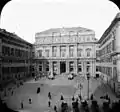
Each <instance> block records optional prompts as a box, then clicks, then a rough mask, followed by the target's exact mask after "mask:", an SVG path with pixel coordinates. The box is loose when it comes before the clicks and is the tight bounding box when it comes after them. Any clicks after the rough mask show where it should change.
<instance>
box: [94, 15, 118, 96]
mask: <svg viewBox="0 0 120 112" xmlns="http://www.w3.org/2000/svg"><path fill="white" fill-rule="evenodd" d="M119 21H120V15H119V13H118V14H117V15H116V17H115V18H114V20H113V21H112V22H111V25H110V26H109V27H108V29H107V30H106V31H105V32H104V34H103V35H102V37H101V38H100V40H99V41H98V43H99V49H98V52H96V53H97V67H98V69H99V70H98V71H99V72H100V74H101V77H102V78H103V79H104V81H106V82H107V83H108V84H110V86H111V88H113V90H114V91H115V92H116V93H117V94H119V95H120V88H119V82H120V80H119V76H120V72H119V71H120V63H119V62H120V58H119V53H120V38H119V37H120V33H119V32H120V24H119V23H120V22H119Z"/></svg>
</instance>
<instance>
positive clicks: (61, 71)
mask: <svg viewBox="0 0 120 112" xmlns="http://www.w3.org/2000/svg"><path fill="white" fill-rule="evenodd" d="M65 72H66V62H65V61H61V62H60V73H65Z"/></svg>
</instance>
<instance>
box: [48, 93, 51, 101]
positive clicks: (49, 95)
mask: <svg viewBox="0 0 120 112" xmlns="http://www.w3.org/2000/svg"><path fill="white" fill-rule="evenodd" d="M48 98H49V99H50V100H51V99H52V98H51V93H50V92H49V93H48Z"/></svg>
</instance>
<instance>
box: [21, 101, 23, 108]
mask: <svg viewBox="0 0 120 112" xmlns="http://www.w3.org/2000/svg"><path fill="white" fill-rule="evenodd" d="M20 105H21V109H23V101H21V103H20Z"/></svg>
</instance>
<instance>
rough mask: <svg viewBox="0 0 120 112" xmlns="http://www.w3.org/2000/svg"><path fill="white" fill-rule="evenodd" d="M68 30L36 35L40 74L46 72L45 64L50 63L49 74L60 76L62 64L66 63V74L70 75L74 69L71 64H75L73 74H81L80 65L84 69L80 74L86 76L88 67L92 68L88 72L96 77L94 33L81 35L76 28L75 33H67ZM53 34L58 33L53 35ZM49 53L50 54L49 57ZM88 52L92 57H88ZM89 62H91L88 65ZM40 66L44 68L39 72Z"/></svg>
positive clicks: (36, 55)
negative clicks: (54, 73)
mask: <svg viewBox="0 0 120 112" xmlns="http://www.w3.org/2000/svg"><path fill="white" fill-rule="evenodd" d="M66 29H67V28H65V29H64V28H63V29H60V30H62V31H63V30H65V31H64V32H61V31H58V32H56V29H54V30H53V31H49V34H48V33H46V31H44V32H41V33H37V34H36V37H35V39H36V41H35V57H36V60H37V61H38V64H37V68H38V69H37V70H38V72H39V71H41V72H46V69H45V68H46V64H45V63H46V62H48V63H49V72H51V73H53V72H56V74H60V73H61V66H62V65H61V63H62V62H65V69H66V70H65V73H69V72H70V71H71V70H70V68H71V69H72V67H70V63H72V62H73V63H74V65H73V71H71V72H74V73H76V74H77V73H78V72H79V68H78V65H79V66H81V69H82V71H81V72H79V73H80V74H83V75H85V74H86V73H87V70H86V69H87V66H90V70H89V71H88V72H90V73H91V75H94V74H95V69H94V67H95V58H96V53H95V50H96V40H95V34H94V32H93V31H92V30H91V31H83V32H82V33H80V32H78V31H75V30H74V28H73V30H74V31H73V32H72V30H71V31H66ZM53 32H56V33H54V35H53ZM71 32H72V34H71ZM47 50H48V51H47ZM47 52H49V53H48V54H49V56H48V54H47ZM87 52H90V56H87ZM80 54H81V56H80ZM72 55H73V56H72ZM87 62H89V64H88V65H87ZM39 63H40V64H39ZM78 63H79V64H78ZM39 66H42V70H41V69H40V70H39ZM54 66H55V67H54ZM71 66H72V64H71ZM54 68H55V69H54Z"/></svg>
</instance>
